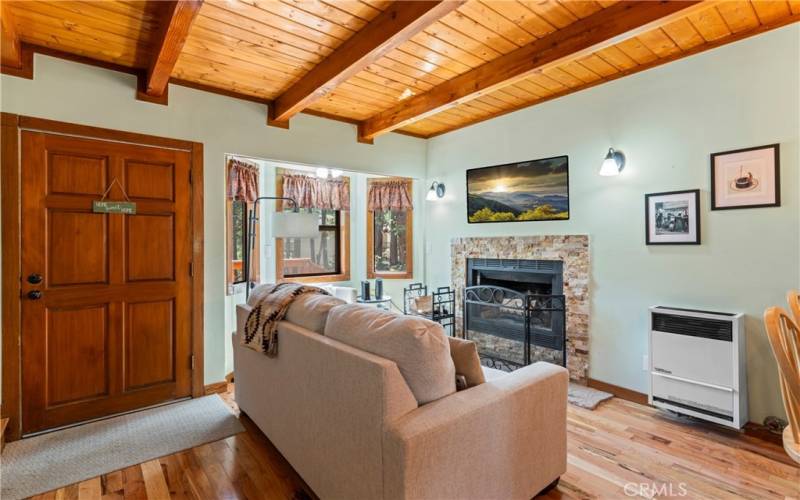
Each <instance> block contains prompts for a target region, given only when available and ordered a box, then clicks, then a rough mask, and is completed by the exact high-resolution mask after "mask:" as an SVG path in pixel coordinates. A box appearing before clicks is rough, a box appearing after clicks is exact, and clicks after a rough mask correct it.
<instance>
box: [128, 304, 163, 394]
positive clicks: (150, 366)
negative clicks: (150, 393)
mask: <svg viewBox="0 0 800 500" xmlns="http://www.w3.org/2000/svg"><path fill="white" fill-rule="evenodd" d="M174 308H175V303H174V302H173V301H171V300H163V301H159V302H138V303H134V304H127V312H126V316H127V318H128V328H127V329H126V331H125V344H126V345H125V347H126V351H125V352H126V359H125V390H126V391H127V390H131V389H135V388H137V387H143V386H146V385H152V384H157V383H162V382H169V381H172V380H174V376H175V372H174V363H173V360H174V358H175V356H174V342H175V341H174V335H175V329H174V328H173V324H172V322H173V317H174Z"/></svg>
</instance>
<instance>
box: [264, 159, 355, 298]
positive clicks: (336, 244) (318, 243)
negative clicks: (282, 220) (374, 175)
mask: <svg viewBox="0 0 800 500" xmlns="http://www.w3.org/2000/svg"><path fill="white" fill-rule="evenodd" d="M277 173H278V175H277V176H276V177H277V178H276V180H277V186H276V192H277V195H278V196H283V195H284V177H285V176H290V177H295V178H297V176H298V175H304V173H303V172H302V171H297V170H289V169H279V170H278V172H277ZM315 180H316V181H317V182H323V184H324V180H319V179H315ZM337 182H339V183H342V182H343V183H344V184H345V185H344V186H342V189H343V190H344V191H345V192H347V196H348V202H347V205H346V206H349V189H350V187H349V186H350V180H349V178H348V177H346V176H344V177H339V179H338V181H337ZM328 186H330V184H329V185H328ZM340 186H341V184H340ZM324 189H325V188H324V187H323V190H324ZM298 199H299V198H298ZM276 205H278V207H279V208H278V210H281V209H282V210H287V211H288V210H291V207H289V206H288V204H287V203H280V202H279V203H277V204H276ZM281 205H282V208H281ZM300 211H301V212H305V213H314V214H317V216H318V217H319V235H318V236H316V237H314V238H279V239H277V240H275V255H276V256H277V258H276V259H275V265H276V269H275V271H276V278H277V280H278V281H299V282H305V283H315V282H317V283H318V282H327V281H347V280H349V279H350V271H349V267H350V238H349V234H350V212H349V211H348V210H332V209H320V208H301V209H300Z"/></svg>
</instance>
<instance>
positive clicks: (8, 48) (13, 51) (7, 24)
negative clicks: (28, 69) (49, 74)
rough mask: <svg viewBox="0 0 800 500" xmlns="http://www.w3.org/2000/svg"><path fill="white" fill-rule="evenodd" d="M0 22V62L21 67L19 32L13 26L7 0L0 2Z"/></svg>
mask: <svg viewBox="0 0 800 500" xmlns="http://www.w3.org/2000/svg"><path fill="white" fill-rule="evenodd" d="M0 16H2V17H0V24H2V39H0V63H2V65H3V66H9V67H12V68H21V67H22V48H21V47H20V42H19V34H18V33H17V28H16V27H15V26H14V19H13V17H12V16H13V14H12V13H11V7H10V6H9V5H8V2H0Z"/></svg>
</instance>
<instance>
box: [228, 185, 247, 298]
mask: <svg viewBox="0 0 800 500" xmlns="http://www.w3.org/2000/svg"><path fill="white" fill-rule="evenodd" d="M230 203H231V208H230V214H231V215H230V217H231V220H230V227H231V241H230V242H229V245H230V248H231V261H230V276H229V280H230V282H231V284H232V285H236V284H238V283H243V282H244V281H245V279H244V249H245V246H246V245H247V203H245V202H243V201H239V200H236V201H231V202H230Z"/></svg>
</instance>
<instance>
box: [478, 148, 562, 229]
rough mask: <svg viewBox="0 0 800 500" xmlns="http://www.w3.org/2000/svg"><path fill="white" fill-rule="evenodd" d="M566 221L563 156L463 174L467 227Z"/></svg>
mask: <svg viewBox="0 0 800 500" xmlns="http://www.w3.org/2000/svg"><path fill="white" fill-rule="evenodd" d="M567 219H569V158H568V157H567V156H556V157H554V158H543V159H540V160H530V161H523V162H517V163H507V164H505V165H495V166H493V167H482V168H473V169H470V170H467V221H468V222H470V223H481V222H527V221H545V220H567Z"/></svg>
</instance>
